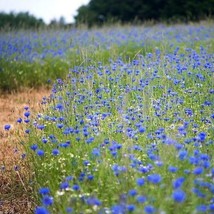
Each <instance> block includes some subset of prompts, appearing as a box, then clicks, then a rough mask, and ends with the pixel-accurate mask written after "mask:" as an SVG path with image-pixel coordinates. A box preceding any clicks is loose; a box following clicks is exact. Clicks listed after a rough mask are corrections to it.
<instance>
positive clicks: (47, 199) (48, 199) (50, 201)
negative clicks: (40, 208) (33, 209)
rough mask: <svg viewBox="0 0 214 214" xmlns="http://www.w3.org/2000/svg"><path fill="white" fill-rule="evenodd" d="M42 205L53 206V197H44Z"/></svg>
mask: <svg viewBox="0 0 214 214" xmlns="http://www.w3.org/2000/svg"><path fill="white" fill-rule="evenodd" d="M42 203H43V205H45V206H51V205H52V204H53V197H51V196H48V195H46V196H44V197H43V199H42Z"/></svg>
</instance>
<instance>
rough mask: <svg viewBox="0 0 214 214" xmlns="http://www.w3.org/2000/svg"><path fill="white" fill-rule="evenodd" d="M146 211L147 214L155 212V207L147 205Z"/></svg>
mask: <svg viewBox="0 0 214 214" xmlns="http://www.w3.org/2000/svg"><path fill="white" fill-rule="evenodd" d="M144 212H145V213H146V214H152V213H154V212H155V208H154V207H153V206H152V205H147V206H145V207H144Z"/></svg>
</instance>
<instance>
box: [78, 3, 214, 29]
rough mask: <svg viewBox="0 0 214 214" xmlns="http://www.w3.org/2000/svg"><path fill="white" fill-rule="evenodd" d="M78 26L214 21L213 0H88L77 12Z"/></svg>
mask: <svg viewBox="0 0 214 214" xmlns="http://www.w3.org/2000/svg"><path fill="white" fill-rule="evenodd" d="M77 12H78V14H77V16H75V21H76V23H77V24H80V23H84V24H87V25H88V26H92V25H101V24H103V23H106V22H118V21H119V22H121V23H133V22H139V21H140V22H143V21H148V20H150V21H151V20H152V21H158V22H160V21H170V22H174V21H181V22H188V21H199V20H201V19H205V18H208V17H211V18H213V15H214V0H122V1H121V0H104V1H103V0H91V1H90V2H89V3H88V4H87V5H83V6H81V7H80V8H79V9H78V11H77Z"/></svg>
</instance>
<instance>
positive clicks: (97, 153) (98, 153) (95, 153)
mask: <svg viewBox="0 0 214 214" xmlns="http://www.w3.org/2000/svg"><path fill="white" fill-rule="evenodd" d="M92 154H93V155H94V156H96V157H98V156H100V150H99V149H98V148H94V149H93V150H92Z"/></svg>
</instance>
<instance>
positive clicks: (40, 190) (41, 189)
mask: <svg viewBox="0 0 214 214" xmlns="http://www.w3.org/2000/svg"><path fill="white" fill-rule="evenodd" d="M49 193H50V189H49V188H47V187H42V188H40V189H39V194H42V195H47V194H49Z"/></svg>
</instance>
